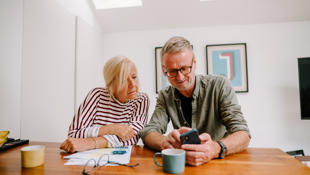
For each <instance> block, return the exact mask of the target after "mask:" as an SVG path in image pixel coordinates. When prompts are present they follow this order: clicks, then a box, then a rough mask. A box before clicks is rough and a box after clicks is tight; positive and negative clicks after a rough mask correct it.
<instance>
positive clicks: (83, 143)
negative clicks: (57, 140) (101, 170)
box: [60, 137, 96, 153]
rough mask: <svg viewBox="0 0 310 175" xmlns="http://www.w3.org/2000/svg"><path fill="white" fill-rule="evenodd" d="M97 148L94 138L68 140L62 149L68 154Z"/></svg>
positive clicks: (61, 146) (62, 145)
mask: <svg viewBox="0 0 310 175" xmlns="http://www.w3.org/2000/svg"><path fill="white" fill-rule="evenodd" d="M95 147H96V143H95V142H94V140H93V138H86V139H81V138H70V137H69V138H67V139H66V140H65V141H64V142H63V143H62V144H61V145H60V149H63V150H65V151H66V152H68V153H74V152H78V151H85V150H88V149H93V148H95Z"/></svg>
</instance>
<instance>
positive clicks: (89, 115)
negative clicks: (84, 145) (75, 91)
mask: <svg viewBox="0 0 310 175" xmlns="http://www.w3.org/2000/svg"><path fill="white" fill-rule="evenodd" d="M100 93H101V91H100V89H99V88H95V89H93V90H91V91H90V92H89V93H88V94H87V96H86V98H85V99H84V101H83V102H82V104H81V105H80V106H79V108H78V111H77V112H76V114H75V116H74V117H73V121H72V123H71V124H70V127H69V132H68V137H74V138H87V137H97V136H98V132H99V129H100V126H92V125H93V121H94V118H95V114H96V111H97V107H96V106H97V104H98V101H99V98H100Z"/></svg>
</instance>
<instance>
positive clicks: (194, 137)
mask: <svg viewBox="0 0 310 175" xmlns="http://www.w3.org/2000/svg"><path fill="white" fill-rule="evenodd" d="M180 140H181V145H183V144H200V139H199V134H198V131H197V130H196V129H192V130H190V131H187V132H185V133H183V134H182V135H181V136H180Z"/></svg>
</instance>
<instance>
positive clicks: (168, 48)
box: [160, 36, 195, 62]
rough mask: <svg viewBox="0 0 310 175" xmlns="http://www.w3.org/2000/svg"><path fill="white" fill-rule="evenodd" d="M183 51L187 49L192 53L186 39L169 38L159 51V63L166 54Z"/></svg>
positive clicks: (178, 37) (179, 37)
mask: <svg viewBox="0 0 310 175" xmlns="http://www.w3.org/2000/svg"><path fill="white" fill-rule="evenodd" d="M185 49H188V50H190V51H191V52H192V53H193V48H192V46H191V43H190V42H189V41H188V40H187V39H186V38H184V37H181V36H174V37H172V38H170V39H169V40H168V41H167V42H166V43H165V45H164V46H163V47H162V49H161V52H160V56H161V62H162V61H163V56H164V55H165V54H166V53H172V54H174V53H179V52H181V51H183V50H185ZM193 56H194V53H193ZM194 57H195V56H194Z"/></svg>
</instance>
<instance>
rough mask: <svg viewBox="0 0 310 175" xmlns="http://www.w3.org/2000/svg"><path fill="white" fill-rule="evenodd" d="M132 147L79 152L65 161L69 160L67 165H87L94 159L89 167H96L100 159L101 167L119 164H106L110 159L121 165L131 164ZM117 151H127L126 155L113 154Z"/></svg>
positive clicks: (67, 157) (66, 157)
mask: <svg viewBox="0 0 310 175" xmlns="http://www.w3.org/2000/svg"><path fill="white" fill-rule="evenodd" d="M131 148H132V146H128V147H121V148H101V149H93V150H88V151H83V152H78V153H74V154H71V155H69V156H65V157H64V159H68V161H67V162H66V163H65V165H83V166H84V165H85V164H86V163H87V161H89V160H90V159H94V160H92V161H89V162H88V163H87V165H89V166H94V164H95V161H96V163H98V161H99V159H100V157H101V159H100V162H99V165H105V166H115V165H117V164H106V163H107V161H108V159H109V161H113V162H117V163H120V164H129V162H130V155H131ZM116 150H125V151H126V153H125V154H112V152H113V151H116Z"/></svg>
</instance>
